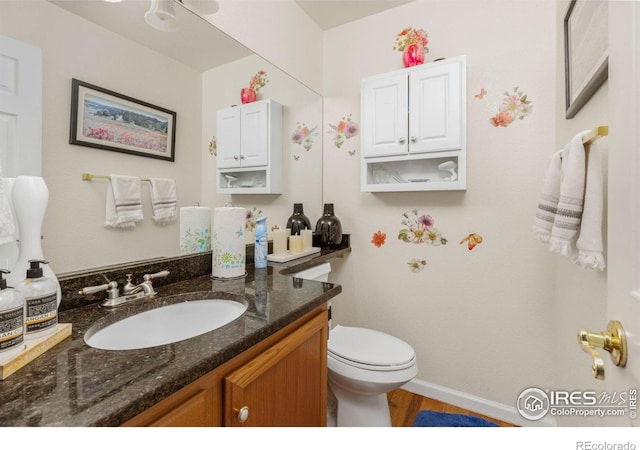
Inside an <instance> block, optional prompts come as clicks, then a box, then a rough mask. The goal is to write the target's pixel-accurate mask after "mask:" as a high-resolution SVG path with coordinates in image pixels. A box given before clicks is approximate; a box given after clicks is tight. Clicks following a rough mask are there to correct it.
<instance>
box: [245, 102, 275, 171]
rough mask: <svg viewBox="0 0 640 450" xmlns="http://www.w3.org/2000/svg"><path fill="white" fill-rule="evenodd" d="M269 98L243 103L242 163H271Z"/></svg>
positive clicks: (253, 164) (248, 165) (249, 165)
mask: <svg viewBox="0 0 640 450" xmlns="http://www.w3.org/2000/svg"><path fill="white" fill-rule="evenodd" d="M269 128H270V121H269V100H263V101H260V102H255V103H247V104H246V105H242V109H241V110H240V145H241V150H240V165H241V166H242V167H259V166H266V165H268V164H269Z"/></svg>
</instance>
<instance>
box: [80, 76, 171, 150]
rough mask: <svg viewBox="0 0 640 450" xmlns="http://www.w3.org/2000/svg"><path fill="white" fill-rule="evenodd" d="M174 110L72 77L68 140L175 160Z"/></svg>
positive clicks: (106, 148)
mask: <svg viewBox="0 0 640 450" xmlns="http://www.w3.org/2000/svg"><path fill="white" fill-rule="evenodd" d="M175 137H176V113H175V112H174V111H170V110H168V109H166V108H162V107H160V106H157V105H152V104H151V103H147V102H145V101H142V100H138V99H135V98H132V97H129V96H126V95H122V94H119V93H117V92H114V91H111V90H108V89H105V88H102V87H99V86H95V85H93V84H90V83H86V82H84V81H81V80H78V79H75V78H73V79H72V82H71V129H70V137H69V143H70V144H73V145H81V146H84V147H92V148H98V149H102V150H110V151H114V152H120V153H128V154H131V155H138V156H145V157H148V158H156V159H162V160H165V161H171V162H173V161H174V160H175Z"/></svg>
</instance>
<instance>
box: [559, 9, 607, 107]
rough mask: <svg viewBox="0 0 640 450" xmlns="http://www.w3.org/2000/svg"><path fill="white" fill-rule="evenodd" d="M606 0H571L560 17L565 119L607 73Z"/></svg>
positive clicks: (579, 105)
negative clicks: (562, 36) (562, 18)
mask: <svg viewBox="0 0 640 450" xmlns="http://www.w3.org/2000/svg"><path fill="white" fill-rule="evenodd" d="M608 8H609V5H608V1H607V0H588V1H587V0H572V1H571V3H570V4H569V8H568V10H567V14H566V15H565V18H564V57H565V97H566V98H565V100H566V111H565V118H567V119H571V118H572V117H574V116H575V115H576V114H577V113H578V111H580V109H581V108H582V107H583V106H584V105H585V104H586V103H587V102H588V101H589V99H590V98H591V96H592V95H593V94H594V93H595V92H596V91H597V90H598V88H599V87H600V86H601V85H602V83H604V82H605V80H606V79H607V78H608V75H609V72H608V70H609V45H608V43H609V35H608V30H609V26H608V23H609V20H608V17H609V15H608Z"/></svg>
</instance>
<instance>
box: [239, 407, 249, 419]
mask: <svg viewBox="0 0 640 450" xmlns="http://www.w3.org/2000/svg"><path fill="white" fill-rule="evenodd" d="M236 412H237V413H238V422H240V423H244V422H246V421H247V419H248V418H249V407H248V406H243V407H242V408H240V409H239V410H238V409H236Z"/></svg>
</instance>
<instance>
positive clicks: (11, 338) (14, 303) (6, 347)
mask: <svg viewBox="0 0 640 450" xmlns="http://www.w3.org/2000/svg"><path fill="white" fill-rule="evenodd" d="M6 273H10V272H9V271H8V270H4V269H0V361H2V360H3V359H6V358H9V357H11V356H15V355H17V354H18V353H20V352H21V351H22V350H24V298H23V297H22V295H21V294H20V292H18V291H17V290H16V289H13V288H9V287H7V280H5V279H4V278H3V275H4V274H6Z"/></svg>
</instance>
